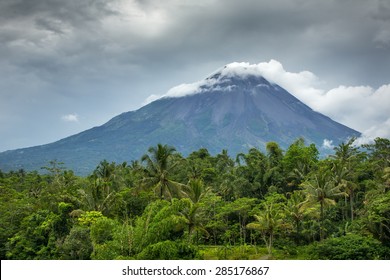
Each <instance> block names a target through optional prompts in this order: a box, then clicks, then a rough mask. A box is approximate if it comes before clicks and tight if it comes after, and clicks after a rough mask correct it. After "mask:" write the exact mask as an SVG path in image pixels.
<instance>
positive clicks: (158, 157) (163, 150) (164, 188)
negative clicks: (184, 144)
mask: <svg viewBox="0 0 390 280" xmlns="http://www.w3.org/2000/svg"><path fill="white" fill-rule="evenodd" d="M175 151H176V149H175V148H174V147H171V146H168V145H162V144H157V146H156V147H150V148H149V149H148V154H145V155H143V156H142V158H141V161H142V162H143V163H145V164H146V168H145V170H144V171H145V177H144V178H143V182H144V184H145V185H146V186H147V187H152V188H153V189H154V191H155V192H157V193H158V196H159V197H160V199H163V198H165V199H170V200H171V199H172V198H173V197H181V196H182V194H183V192H182V189H183V188H184V185H183V184H180V183H178V182H175V181H173V180H171V179H170V176H171V171H172V169H173V168H174V167H175V166H176V165H177V164H178V163H179V162H178V161H176V162H174V163H173V162H172V160H171V159H172V156H173V155H174V152H175Z"/></svg>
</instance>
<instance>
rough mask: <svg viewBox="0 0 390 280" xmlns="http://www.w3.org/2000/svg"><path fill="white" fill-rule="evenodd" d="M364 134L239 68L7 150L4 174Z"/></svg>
mask: <svg viewBox="0 0 390 280" xmlns="http://www.w3.org/2000/svg"><path fill="white" fill-rule="evenodd" d="M358 135H360V133H359V132H357V131H355V130H353V129H350V128H348V127H346V126H344V125H341V124H339V123H337V122H335V121H333V120H331V119H330V118H328V117H326V116H324V115H322V114H320V113H318V112H315V111H313V110H312V109H311V108H309V107H308V106H306V105H305V104H303V103H302V102H301V101H299V100H298V99H297V98H295V97H294V96H293V95H291V94H290V93H288V92H287V91H286V90H284V89H283V88H282V87H280V86H278V85H277V84H274V83H271V82H269V81H267V80H266V79H265V78H264V77H262V76H261V75H260V74H259V72H258V71H257V69H256V67H254V66H252V65H248V64H242V63H232V64H228V65H226V66H225V67H223V68H221V69H220V70H218V71H216V72H215V73H213V74H212V75H210V76H209V77H208V78H206V79H204V80H202V81H199V82H196V83H193V84H183V85H180V86H177V87H174V88H172V89H171V90H169V91H168V93H167V94H165V95H164V96H162V97H161V98H160V99H158V100H155V101H153V102H151V103H149V104H148V105H145V106H144V107H142V108H140V109H138V110H136V111H131V112H126V113H123V114H121V115H118V116H116V117H114V118H113V119H111V120H110V121H108V122H107V123H105V124H104V125H102V126H99V127H94V128H92V129H89V130H86V131H84V132H81V133H79V134H76V135H73V136H70V137H68V138H65V139H62V140H60V141H57V142H54V143H51V144H47V145H42V146H37V147H32V148H25V149H18V150H12V151H7V152H3V153H0V169H2V170H10V169H20V168H24V169H26V170H32V169H39V168H40V167H42V166H45V165H47V163H48V162H49V161H51V160H58V161H61V162H64V163H65V165H66V166H67V167H68V168H71V169H73V170H75V171H76V172H77V173H79V174H86V173H89V172H91V171H92V170H93V169H94V168H95V167H96V165H97V164H98V163H99V162H100V161H101V160H103V159H106V160H108V161H116V162H123V161H130V160H135V159H139V158H140V157H141V155H142V154H144V153H145V152H146V151H147V149H148V148H149V147H150V146H155V145H156V144H157V143H163V144H169V145H172V146H174V147H175V148H176V149H177V150H178V151H179V152H181V153H183V154H184V155H187V154H188V153H190V152H192V151H195V150H198V149H199V148H207V149H208V150H209V151H210V153H218V152H220V151H221V150H222V149H227V150H228V151H229V153H230V154H231V155H235V154H237V153H239V152H246V151H247V150H248V149H249V148H251V147H258V148H260V149H262V148H264V147H265V143H267V142H269V141H276V142H277V143H279V144H280V145H281V147H282V148H287V147H288V146H289V145H290V144H291V143H292V142H294V141H295V140H296V139H298V138H300V137H303V138H304V139H305V140H306V141H307V142H308V143H315V144H316V145H317V147H321V146H322V144H323V143H324V140H329V141H333V143H334V144H337V143H339V142H341V141H343V140H346V139H347V138H348V137H351V136H358Z"/></svg>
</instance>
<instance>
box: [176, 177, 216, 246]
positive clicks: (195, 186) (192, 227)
mask: <svg viewBox="0 0 390 280" xmlns="http://www.w3.org/2000/svg"><path fill="white" fill-rule="evenodd" d="M209 191H210V188H206V187H205V185H204V183H203V181H202V180H201V179H194V180H191V181H190V182H189V183H188V187H187V188H186V194H187V196H188V198H189V199H188V201H189V206H188V207H187V209H186V211H183V212H182V214H183V216H184V217H185V218H186V223H187V226H188V241H190V240H191V237H192V235H193V233H194V232H196V234H198V232H199V231H202V232H204V233H206V234H207V235H208V232H207V231H206V230H205V229H204V227H203V224H202V220H201V215H200V214H201V209H202V207H203V205H204V203H203V202H202V201H203V200H204V198H205V197H206V195H207V194H208V193H209ZM196 239H197V240H198V238H196Z"/></svg>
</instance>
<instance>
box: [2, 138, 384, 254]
mask: <svg viewBox="0 0 390 280" xmlns="http://www.w3.org/2000/svg"><path fill="white" fill-rule="evenodd" d="M0 200H1V201H0V207H1V215H0V257H1V259H23V260H25V259H58V260H61V259H76V260H83V259H390V140H389V139H383V138H377V139H375V141H374V142H373V143H372V144H368V145H363V146H359V147H357V146H355V145H354V139H351V140H350V141H348V142H345V143H342V144H340V145H338V146H336V147H335V148H334V152H333V154H332V155H330V156H329V157H327V158H319V153H318V150H317V148H316V146H315V145H314V144H311V145H306V144H305V142H304V140H303V139H298V140H296V141H295V142H294V143H292V144H291V145H290V146H289V147H288V148H287V149H286V150H285V151H283V150H282V149H281V148H280V146H279V144H278V143H275V142H269V143H268V144H267V146H266V151H265V152H262V151H260V150H259V149H256V148H252V149H250V150H249V151H248V152H247V153H245V154H238V155H236V156H235V157H232V156H230V155H229V154H228V151H226V150H222V151H221V152H220V153H219V154H217V155H215V156H212V155H211V154H210V153H209V151H207V150H206V149H200V150H197V151H193V152H192V153H190V154H189V155H188V156H187V157H183V156H182V155H181V154H179V153H177V152H176V150H175V148H174V147H171V146H167V145H163V144H158V145H156V146H153V147H150V148H149V150H148V151H145V155H144V156H142V158H140V159H139V160H138V161H133V162H130V163H126V162H124V163H115V162H108V161H105V160H104V161H102V162H101V163H100V164H99V165H98V166H97V167H96V169H95V170H94V171H93V173H92V174H90V175H89V176H86V177H80V176H76V175H75V174H74V173H73V171H72V170H68V169H67V168H66V167H65V166H63V164H61V163H60V162H57V161H52V162H50V163H48V166H46V167H43V168H42V169H41V170H37V171H34V172H26V171H24V170H18V171H11V172H1V171H0Z"/></svg>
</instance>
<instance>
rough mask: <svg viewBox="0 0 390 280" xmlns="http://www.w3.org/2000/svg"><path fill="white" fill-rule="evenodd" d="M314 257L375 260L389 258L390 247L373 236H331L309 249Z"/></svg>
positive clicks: (310, 254)
mask: <svg viewBox="0 0 390 280" xmlns="http://www.w3.org/2000/svg"><path fill="white" fill-rule="evenodd" d="M308 253H309V257H310V258H312V259H326V260H375V259H389V257H390V249H389V248H387V247H385V246H383V245H382V243H381V242H380V241H378V240H376V239H374V238H372V237H369V236H362V235H357V234H348V235H345V236H342V237H337V238H329V239H326V240H323V241H322V242H319V243H316V244H314V245H312V246H310V247H309V249H308Z"/></svg>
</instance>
